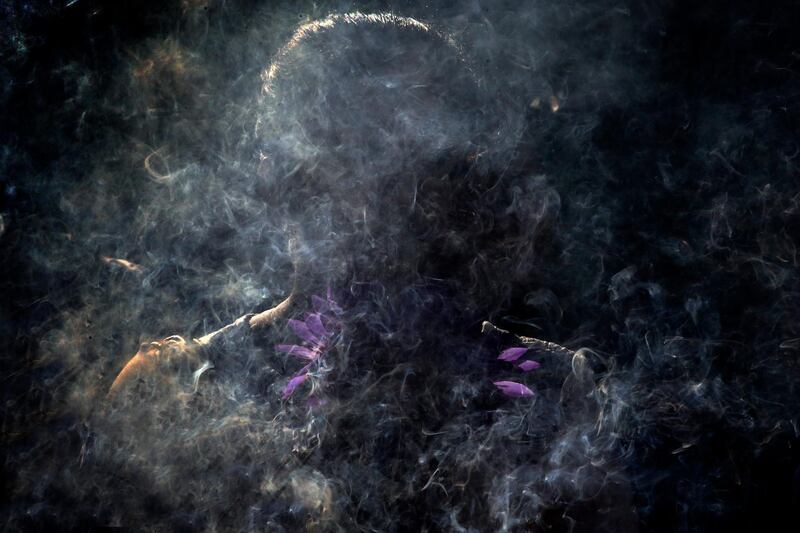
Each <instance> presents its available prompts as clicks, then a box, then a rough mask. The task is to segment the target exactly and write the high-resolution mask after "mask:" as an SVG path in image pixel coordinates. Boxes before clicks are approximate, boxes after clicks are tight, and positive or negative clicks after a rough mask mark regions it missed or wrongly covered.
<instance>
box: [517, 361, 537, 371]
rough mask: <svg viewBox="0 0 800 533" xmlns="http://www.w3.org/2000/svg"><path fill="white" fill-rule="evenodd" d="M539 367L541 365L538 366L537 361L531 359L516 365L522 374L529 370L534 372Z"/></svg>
mask: <svg viewBox="0 0 800 533" xmlns="http://www.w3.org/2000/svg"><path fill="white" fill-rule="evenodd" d="M540 366H542V365H541V364H539V361H534V360H533V359H530V360H528V361H523V362H522V363H520V364H518V365H517V368H519V369H520V370H522V371H523V372H530V371H531V370H536V369H537V368H539V367H540Z"/></svg>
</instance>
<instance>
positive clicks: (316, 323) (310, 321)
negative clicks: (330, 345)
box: [306, 313, 330, 339]
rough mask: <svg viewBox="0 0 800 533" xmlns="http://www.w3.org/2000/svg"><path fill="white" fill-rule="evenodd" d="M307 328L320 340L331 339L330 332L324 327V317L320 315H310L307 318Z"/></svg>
mask: <svg viewBox="0 0 800 533" xmlns="http://www.w3.org/2000/svg"><path fill="white" fill-rule="evenodd" d="M306 326H307V327H308V330H309V331H310V332H311V333H312V334H313V335H316V336H317V337H319V338H320V339H324V338H325V337H330V332H329V331H328V330H326V329H325V326H323V325H322V317H321V316H320V315H319V313H314V314H311V315H308V318H306Z"/></svg>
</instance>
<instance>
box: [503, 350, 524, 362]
mask: <svg viewBox="0 0 800 533" xmlns="http://www.w3.org/2000/svg"><path fill="white" fill-rule="evenodd" d="M527 351H528V349H527V348H506V349H505V350H503V351H502V352H500V355H499V356H497V358H498V359H500V360H501V361H508V362H512V361H516V360H517V359H519V358H520V357H522V355H523V354H524V353H525V352H527Z"/></svg>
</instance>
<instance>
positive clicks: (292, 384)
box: [283, 372, 308, 400]
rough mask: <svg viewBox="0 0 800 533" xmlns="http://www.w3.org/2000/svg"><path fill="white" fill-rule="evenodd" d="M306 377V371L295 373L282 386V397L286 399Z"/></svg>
mask: <svg viewBox="0 0 800 533" xmlns="http://www.w3.org/2000/svg"><path fill="white" fill-rule="evenodd" d="M307 379H308V372H306V373H304V374H300V375H297V376H295V377H293V378H292V379H290V380H289V383H287V384H286V386H285V387H284V388H283V399H284V400H285V399H287V398H288V397H289V396H291V395H292V393H293V392H294V390H295V389H296V388H297V387H299V386H300V385H301V384H302V383H303V382H304V381H305V380H307Z"/></svg>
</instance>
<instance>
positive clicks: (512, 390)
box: [494, 381, 533, 398]
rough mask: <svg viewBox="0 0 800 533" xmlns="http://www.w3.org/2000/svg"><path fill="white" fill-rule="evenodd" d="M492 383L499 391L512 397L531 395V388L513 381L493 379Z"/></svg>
mask: <svg viewBox="0 0 800 533" xmlns="http://www.w3.org/2000/svg"><path fill="white" fill-rule="evenodd" d="M494 385H495V386H496V387H497V388H498V389H500V392H502V393H503V394H505V395H506V396H510V397H512V398H522V397H525V396H533V391H532V390H531V389H529V388H528V387H526V386H525V385H523V384H522V383H517V382H515V381H495V382H494Z"/></svg>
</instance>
